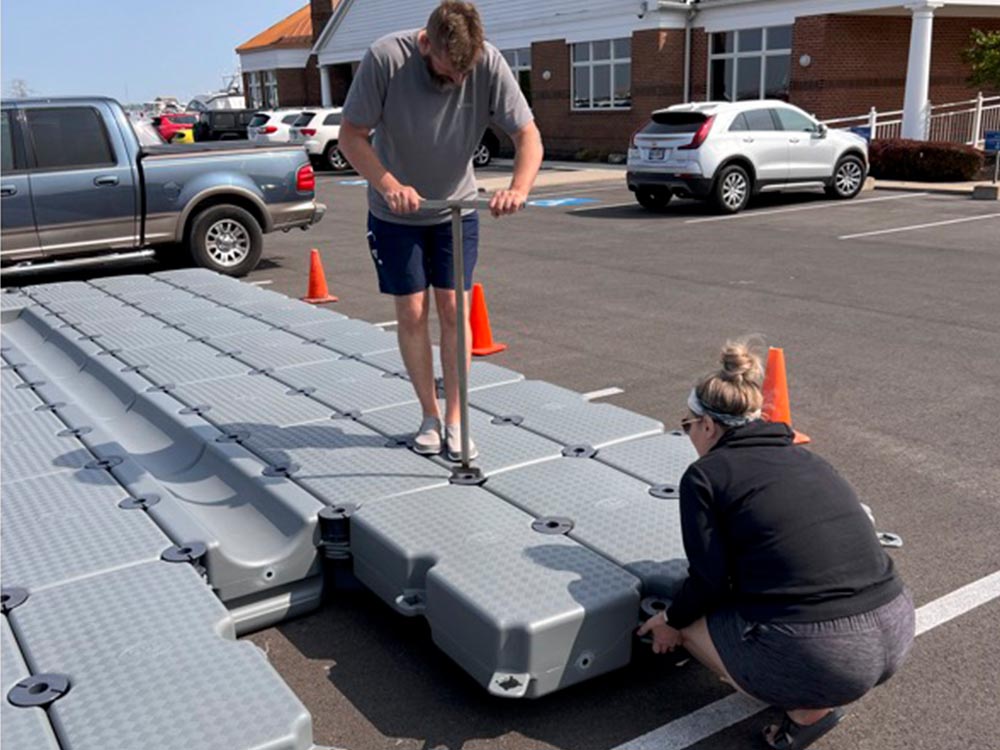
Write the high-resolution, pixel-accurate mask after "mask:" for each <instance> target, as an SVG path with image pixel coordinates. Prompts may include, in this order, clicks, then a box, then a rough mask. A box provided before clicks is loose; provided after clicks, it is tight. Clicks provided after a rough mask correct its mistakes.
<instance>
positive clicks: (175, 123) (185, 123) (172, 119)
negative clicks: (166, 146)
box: [152, 112, 198, 141]
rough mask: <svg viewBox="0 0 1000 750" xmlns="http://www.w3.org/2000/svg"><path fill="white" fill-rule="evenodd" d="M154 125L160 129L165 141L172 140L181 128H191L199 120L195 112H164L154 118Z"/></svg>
mask: <svg viewBox="0 0 1000 750" xmlns="http://www.w3.org/2000/svg"><path fill="white" fill-rule="evenodd" d="M152 122H153V127H155V128H156V129H157V130H159V131H160V135H162V136H163V139H164V140H165V141H170V140H171V139H172V138H173V136H174V134H175V133H177V132H178V131H180V130H191V129H192V128H194V126H195V124H197V122H198V115H197V114H196V113H193V112H164V113H163V114H162V115H157V116H156V117H154V118H153V120H152Z"/></svg>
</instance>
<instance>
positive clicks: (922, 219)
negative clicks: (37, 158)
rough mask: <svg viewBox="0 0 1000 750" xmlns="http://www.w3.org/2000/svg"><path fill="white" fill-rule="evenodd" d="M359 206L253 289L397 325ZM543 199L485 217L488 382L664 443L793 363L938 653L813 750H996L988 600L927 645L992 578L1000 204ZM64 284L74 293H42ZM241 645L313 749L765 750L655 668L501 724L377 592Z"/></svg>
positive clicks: (710, 682)
mask: <svg viewBox="0 0 1000 750" xmlns="http://www.w3.org/2000/svg"><path fill="white" fill-rule="evenodd" d="M356 182H358V180H357V178H353V177H351V176H331V175H323V176H321V177H320V178H319V179H318V187H317V192H318V195H319V199H320V200H322V201H324V202H325V203H327V205H328V213H327V215H326V217H325V218H324V220H323V222H322V223H321V224H319V225H318V226H316V227H314V228H313V229H312V230H310V231H309V232H307V233H303V232H299V231H294V232H291V233H288V234H278V235H269V236H268V237H267V238H266V249H265V260H264V262H263V263H262V264H261V266H260V267H259V268H258V269H257V270H256V271H255V272H253V273H252V274H251V275H250V277H249V278H248V279H247V280H248V281H251V282H254V283H262V284H267V285H268V286H269V288H270V289H273V290H275V291H280V292H284V293H286V294H289V295H292V296H302V295H303V294H304V293H305V289H306V273H307V268H308V261H309V249H310V248H311V247H316V248H318V249H320V250H321V252H322V255H323V260H324V263H325V267H326V275H327V279H328V281H329V282H330V285H331V288H332V292H333V293H334V294H336V295H338V296H339V297H340V301H339V302H338V303H336V305H335V308H336V309H337V310H338V311H340V312H342V313H345V314H347V315H350V316H353V317H359V318H363V319H366V320H369V321H371V322H383V321H390V320H391V319H392V318H393V317H394V315H393V309H392V304H391V300H390V299H388V298H385V297H382V296H380V295H378V294H377V292H376V282H375V274H374V271H373V269H372V265H371V261H370V259H369V256H368V251H367V245H366V242H365V238H364V234H365V229H364V215H365V190H364V188H363V186H361V185H358V184H353V183H356ZM535 198H536V199H538V200H541V201H542V203H543V205H541V206H537V207H533V208H531V209H530V210H527V211H525V212H524V213H523V214H521V215H519V216H516V217H509V218H505V219H502V220H496V221H495V220H493V219H490V218H489V217H483V228H482V232H481V247H480V260H479V266H478V267H477V280H478V281H481V282H482V283H483V284H484V286H485V289H486V294H487V299H488V302H489V308H490V315H491V319H492V322H493V331H494V335H495V336H496V337H497V338H498V339H500V340H501V341H505V342H507V343H508V344H509V345H510V348H509V349H508V350H507V351H506V352H504V353H502V354H499V355H495V356H494V357H492V358H491V361H493V362H495V363H496V364H499V365H503V366H506V367H510V368H512V369H515V370H518V371H520V372H523V373H524V374H525V375H526V376H527V377H529V378H537V379H543V380H548V381H551V382H554V383H557V384H559V385H563V386H566V387H569V388H572V389H575V390H578V391H582V392H589V391H595V390H600V389H604V388H609V387H616V388H620V389H621V390H622V392H621V393H619V394H617V395H614V396H611V397H609V398H608V400H609V401H611V402H613V403H616V404H619V405H620V406H624V407H626V408H629V409H632V410H634V411H637V412H640V413H642V414H646V415H650V416H653V417H656V418H659V419H661V420H663V421H664V422H665V423H667V424H668V426H674V425H675V424H676V423H677V421H678V420H679V418H680V417H681V415H682V414H683V413H684V410H685V407H684V403H685V398H686V395H687V391H688V389H689V388H690V386H691V383H692V382H693V380H694V379H695V378H696V377H697V376H699V375H700V374H702V373H703V372H704V371H705V370H707V369H709V368H711V367H712V366H713V364H714V358H715V356H716V355H717V352H718V349H719V347H720V345H721V344H722V342H723V341H724V340H725V339H726V338H728V337H735V336H739V335H743V334H750V333H759V334H761V335H762V336H764V337H765V338H766V340H767V342H768V343H769V344H772V345H775V346H781V347H783V348H784V349H785V354H786V358H787V361H788V367H789V380H790V385H791V399H792V410H793V416H794V418H795V426H796V428H797V429H799V430H800V431H803V432H805V433H807V434H808V435H810V436H811V437H812V439H813V443H812V447H813V448H814V449H815V450H816V451H817V452H819V453H821V454H822V455H824V456H826V457H827V458H828V459H830V460H831V461H832V462H833V463H834V465H835V466H837V467H838V468H839V469H840V470H841V471H842V473H843V474H844V475H845V476H846V477H847V478H848V479H849V480H850V481H851V482H852V483H853V484H854V485H855V487H856V488H857V489H858V491H859V494H860V495H861V496H862V498H863V499H864V500H865V501H866V502H868V503H869V504H870V505H871V506H872V507H873V509H874V512H875V514H876V517H877V519H878V526H879V528H882V529H885V530H889V531H893V532H896V533H898V534H900V535H901V536H902V538H903V539H904V546H903V548H901V549H899V550H895V551H893V552H892V555H893V558H894V560H895V561H896V564H897V565H898V567H899V569H900V570H901V572H902V575H903V577H904V578H905V580H906V581H907V583H908V584H909V586H910V587H911V589H912V590H913V592H914V598H915V600H916V603H917V606H918V607H921V606H923V605H931V606H930V607H929V608H928V609H927V610H925V612H926V613H928V615H927V619H925V621H924V622H925V623H926V624H927V627H928V631H927V632H926V633H925V634H923V635H921V636H920V637H919V638H918V641H917V645H916V646H915V648H914V652H913V654H912V656H911V659H910V661H909V663H908V664H907V666H906V667H905V668H904V670H903V672H902V673H901V674H900V675H899V676H898V677H897V678H895V679H894V680H893V681H891V682H890V683H889V684H888V685H886V686H884V687H882V688H879V689H878V690H876V691H875V692H874V693H872V694H871V695H869V696H867V697H866V698H865V699H863V700H862V701H861V702H860V703H859V704H857V705H856V706H854V707H852V709H851V712H850V714H849V716H848V718H847V719H846V720H845V722H844V723H843V724H842V726H841V727H839V728H838V729H837V730H836V731H835V732H833V733H831V734H830V735H828V736H827V737H826V738H824V739H823V740H822V741H821V742H819V743H817V745H816V747H819V748H859V749H865V748H880V749H882V748H898V749H900V750H902V748H928V749H932V748H933V749H934V750H941V749H947V748H958V747H974V748H983V749H986V750H990V749H992V750H997V749H998V748H1000V739H998V738H1000V690H998V689H997V677H996V671H997V670H996V664H997V663H998V662H1000V639H998V638H997V635H998V633H1000V627H998V624H997V623H998V620H1000V599H993V600H992V601H990V602H989V603H986V604H983V605H982V606H979V607H976V608H974V609H971V611H968V612H965V613H963V614H960V615H959V616H958V617H956V618H955V619H952V620H950V621H948V622H945V623H944V624H941V625H940V626H939V627H933V625H934V624H935V623H936V620H935V619H934V617H932V615H933V614H934V613H935V612H937V610H936V609H935V608H934V606H933V605H932V604H931V603H933V602H936V600H939V599H940V598H941V597H943V596H945V595H948V594H949V593H951V592H954V591H955V590H957V589H960V588H961V587H963V586H966V585H967V584H970V583H973V582H976V581H980V580H981V579H983V578H985V577H987V576H990V575H992V574H995V573H997V571H1000V545H998V544H997V542H996V533H997V529H998V528H1000V492H998V489H997V488H998V487H1000V461H998V458H997V456H998V452H1000V451H998V446H1000V440H998V438H997V433H996V424H997V423H998V420H1000V388H998V386H997V376H998V372H1000V368H998V362H1000V356H998V352H1000V293H998V290H1000V204H997V203H990V202H974V201H971V200H969V199H968V198H967V197H965V196H950V195H939V194H919V193H894V192H886V191H876V192H869V193H864V194H862V195H861V196H860V197H859V198H858V199H856V200H854V201H851V202H846V203H841V202H831V201H827V200H826V199H824V198H823V197H822V196H812V195H804V196H771V197H768V198H766V199H763V200H759V201H758V202H757V203H756V204H753V205H752V207H751V209H750V210H749V211H747V212H745V213H743V214H739V215H737V216H735V217H720V216H716V215H714V214H712V213H711V212H710V211H709V210H708V209H707V208H706V207H704V206H702V205H700V204H696V203H691V202H686V201H679V202H676V203H674V204H672V205H671V206H669V207H668V208H667V209H666V210H665V211H663V212H662V213H659V214H651V213H649V212H646V211H644V210H643V209H641V208H640V207H638V205H636V204H634V202H633V201H632V200H631V196H630V194H629V193H628V191H627V190H625V188H624V186H623V185H620V184H615V183H607V182H605V183H600V184H596V183H595V184H578V185H573V186H561V187H559V188H548V189H543V190H539V191H538V192H537V195H536V196H535ZM153 268H154V267H153V266H151V265H147V266H141V267H139V269H140V270H144V269H148V270H153ZM125 270H126V269H123V272H124V271H125ZM136 270H137V269H136V268H135V267H133V268H130V269H127V271H128V272H131V273H134V272H136ZM89 273H90V275H92V276H98V275H106V273H107V271H90V272H89ZM63 278H81V276H79V275H74V276H69V275H61V276H59V277H54V276H51V275H50V276H46V277H44V278H43V277H39V278H38V279H36V280H37V281H53V280H59V279H63ZM22 283H28V282H27V280H25V281H24V282H22ZM807 501H808V499H807V498H804V499H803V502H807ZM250 638H251V639H252V640H253V641H254V642H256V643H257V644H258V645H259V646H261V647H262V648H263V649H264V650H265V651H266V652H267V653H268V655H269V658H270V659H271V661H272V663H273V664H274V665H275V667H276V668H277V669H278V670H279V672H280V673H281V674H282V676H283V677H284V678H285V679H286V680H287V681H288V683H289V684H290V685H291V687H292V688H293V689H294V690H295V692H296V693H297V694H298V695H299V697H300V698H301V699H302V701H303V702H304V703H305V704H306V706H307V707H308V708H309V709H310V711H311V712H312V715H313V718H314V731H315V737H316V741H317V742H318V743H321V744H328V745H333V746H338V747H345V748H352V749H356V750H381V749H382V748H403V749H404V750H411V749H412V750H418V749H420V750H432V749H434V748H449V749H451V750H458V749H459V748H467V749H468V750H482V749H484V748H497V749H502V750H535V749H540V748H560V749H567V750H568V749H572V750H611V749H612V748H619V747H620V746H622V745H626V746H628V747H633V748H639V747H657V748H664V747H671V748H682V747H691V748H698V749H699V750H709V749H712V750H716V749H718V750H721V749H722V748H743V747H754V746H758V744H757V739H756V735H757V733H758V727H759V726H760V725H761V724H762V717H761V716H754V717H752V718H749V719H744V720H742V721H737V722H736V723H731V722H730V725H728V726H727V725H726V718H725V716H726V710H727V707H728V706H730V705H731V704H730V703H726V697H727V696H728V695H730V693H731V691H730V690H729V689H728V688H726V687H725V686H724V685H722V684H721V683H719V682H718V681H716V680H715V679H713V678H712V677H711V676H710V675H709V674H708V673H707V671H705V670H703V669H702V668H701V667H699V666H697V665H694V664H691V665H687V666H684V667H673V666H669V665H667V664H665V663H664V661H663V660H662V659H660V658H658V657H654V656H653V655H652V654H648V653H644V652H643V653H639V654H638V655H637V657H636V658H635V659H634V661H633V663H632V665H630V666H629V667H628V668H626V669H623V670H620V671H618V672H617V673H613V674H610V675H606V676H604V677H600V678H597V679H595V680H592V681H590V682H588V683H584V684H582V685H579V686H577V687H574V688H571V689H569V690H566V691H564V692H562V693H558V694H555V695H553V696H549V697H546V698H543V699H541V700H538V701H534V702H516V701H499V700H497V699H494V698H491V697H489V696H488V695H487V694H486V693H485V691H483V690H482V689H480V688H479V687H478V686H477V685H476V684H475V683H474V682H473V681H472V680H471V678H469V677H468V676H467V675H466V674H465V673H464V672H463V671H462V670H461V669H460V668H459V667H457V666H456V665H454V664H453V663H452V662H450V661H449V660H448V659H447V657H445V656H444V655H443V654H442V653H441V652H440V651H438V650H437V649H436V648H435V647H434V646H433V644H432V642H431V639H430V635H429V630H428V628H427V627H426V626H425V625H424V623H423V622H422V621H419V620H413V619H406V618H402V617H400V616H397V615H396V614H394V613H393V612H391V611H390V610H389V609H388V608H387V607H385V606H384V605H382V604H381V603H380V602H379V601H378V600H376V599H375V597H374V596H371V595H369V594H367V593H365V592H345V593H344V594H343V595H342V597H341V598H339V599H338V600H336V601H334V602H332V603H331V604H329V605H327V606H326V607H325V608H324V609H323V610H322V611H321V612H318V613H316V614H313V615H311V616H308V617H304V618H301V619H299V620H296V621H292V622H287V623H284V624H282V625H280V626H278V627H276V628H270V629H268V630H264V631H261V632H259V633H256V634H254V635H252V636H250ZM720 700H721V701H723V703H722V704H717V703H716V701H720ZM710 706H719V707H720V708H719V711H718V712H716V713H715V714H713V712H712V710H708V709H707V707H710ZM720 716H721V718H720ZM691 717H695V718H694V719H692V718H691ZM671 722H674V723H673V724H671V727H672V728H673V729H672V730H668V731H664V730H660V732H659V733H658V734H655V735H654V736H653V737H652V738H650V739H648V740H646V741H642V742H634V741H635V740H637V738H640V737H642V736H643V735H645V734H647V733H650V732H657V730H658V728H659V727H661V726H662V725H665V724H669V723H671Z"/></svg>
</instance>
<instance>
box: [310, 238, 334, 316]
mask: <svg viewBox="0 0 1000 750" xmlns="http://www.w3.org/2000/svg"><path fill="white" fill-rule="evenodd" d="M302 301H303V302H309V303H310V304H313V305H321V304H323V303H324V302H336V301H337V298H336V297H334V296H333V295H332V294H330V290H329V289H327V287H326V274H324V273H323V262H322V261H321V260H320V257H319V250H317V249H316V248H313V249H312V253H311V254H310V258H309V291H308V292H307V293H306V296H305V297H303V298H302Z"/></svg>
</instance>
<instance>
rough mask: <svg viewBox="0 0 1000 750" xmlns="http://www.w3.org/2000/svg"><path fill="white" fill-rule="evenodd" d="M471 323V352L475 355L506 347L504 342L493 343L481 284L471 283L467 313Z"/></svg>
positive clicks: (500, 350)
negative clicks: (470, 303) (470, 309)
mask: <svg viewBox="0 0 1000 750" xmlns="http://www.w3.org/2000/svg"><path fill="white" fill-rule="evenodd" d="M469 320H470V322H471V323H472V353H473V354H475V355H476V356H477V357H485V356H486V355H487V354H496V353H497V352H502V351H503V350H504V349H506V348H507V345H506V344H500V343H494V341H493V331H491V330H490V312H489V310H487V309H486V296H485V295H484V294H483V285H482V284H473V285H472V312H471V313H470V314H469Z"/></svg>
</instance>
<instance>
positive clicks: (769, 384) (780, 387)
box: [763, 346, 811, 445]
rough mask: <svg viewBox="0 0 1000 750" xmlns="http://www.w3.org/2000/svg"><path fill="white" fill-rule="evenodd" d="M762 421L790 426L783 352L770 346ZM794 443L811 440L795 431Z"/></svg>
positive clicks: (765, 375)
mask: <svg viewBox="0 0 1000 750" xmlns="http://www.w3.org/2000/svg"><path fill="white" fill-rule="evenodd" d="M763 416H764V419H765V420H767V421H768V422H784V423H785V424H787V425H788V426H789V427H791V426H792V408H791V406H789V403H788V376H787V375H786V374H785V351H784V349H780V348H778V347H775V346H772V347H770V348H769V349H768V350H767V369H766V370H765V371H764V408H763ZM792 432H794V433H795V443H796V445H800V444H802V443H808V442H810V441H811V438H810V437H809V436H808V435H805V434H803V433H801V432H798V431H796V430H794V429H793V430H792Z"/></svg>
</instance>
